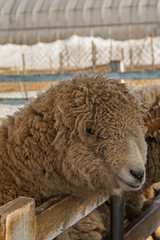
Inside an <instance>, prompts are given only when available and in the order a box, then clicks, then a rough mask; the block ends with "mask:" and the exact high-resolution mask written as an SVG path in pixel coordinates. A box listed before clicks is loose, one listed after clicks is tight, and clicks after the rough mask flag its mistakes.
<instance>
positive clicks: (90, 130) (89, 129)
mask: <svg viewBox="0 0 160 240" xmlns="http://www.w3.org/2000/svg"><path fill="white" fill-rule="evenodd" d="M86 132H87V133H88V134H89V135H94V132H93V130H92V128H87V129H86Z"/></svg>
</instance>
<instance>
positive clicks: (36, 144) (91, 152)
mask: <svg viewBox="0 0 160 240" xmlns="http://www.w3.org/2000/svg"><path fill="white" fill-rule="evenodd" d="M145 114H146V109H145V107H144V105H143V104H142V102H141V99H140V97H139V95H138V94H136V93H135V92H134V91H133V90H132V89H131V88H130V87H128V86H127V85H125V84H122V83H121V82H120V81H119V80H110V79H107V78H106V77H105V76H103V75H98V76H88V75H77V76H75V77H73V79H72V80H71V81H70V80H64V81H62V82H61V83H59V84H58V85H57V86H55V87H51V88H50V89H48V90H47V91H46V92H45V93H41V94H39V95H38V96H37V98H36V99H34V100H32V101H31V102H30V103H29V104H27V105H26V106H25V107H24V108H23V109H21V110H19V111H18V112H17V113H15V114H14V115H13V116H9V117H8V118H7V119H6V120H5V121H3V124H2V126H1V127H0V170H1V174H0V183H1V184H0V205H3V204H5V203H6V202H8V201H10V200H12V199H14V198H17V197H18V196H21V195H23V196H29V197H33V198H34V199H35V201H36V204H37V205H39V204H41V203H42V202H44V201H45V200H46V199H49V198H51V197H53V196H54V195H57V194H67V195H69V194H71V195H74V196H77V197H78V196H86V195H87V194H88V195H89V194H90V193H91V192H95V191H96V192H105V193H106V194H112V193H113V191H114V190H115V189H116V188H121V189H122V190H138V189H140V188H141V186H142V184H143V183H144V181H145V163H146V143H145V140H144V134H145V131H146V130H145V127H144V120H143V119H144V116H145ZM102 228H103V227H102ZM97 239H101V238H97Z"/></svg>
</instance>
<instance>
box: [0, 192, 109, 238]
mask: <svg viewBox="0 0 160 240" xmlns="http://www.w3.org/2000/svg"><path fill="white" fill-rule="evenodd" d="M107 198H108V196H98V195H96V194H95V195H92V196H90V198H86V199H77V198H75V197H72V196H68V197H64V198H63V199H61V200H59V201H58V200H57V199H56V200H55V199H51V200H49V201H48V202H46V203H44V204H43V205H41V206H40V207H38V208H35V203H34V199H32V198H27V197H19V198H17V199H15V200H13V201H11V202H9V203H7V204H5V205H3V206H2V207H0V239H1V240H22V239H23V240H35V239H36V240H52V239H53V238H55V237H56V236H57V235H59V234H60V233H62V232H63V231H65V230H66V229H68V228H69V227H70V226H72V225H73V224H75V223H76V222H78V221H79V220H80V219H81V218H83V217H85V216H86V215H88V214H89V213H90V212H91V211H92V210H94V209H95V208H96V207H98V206H99V205H100V204H102V203H104V202H105V201H106V200H107Z"/></svg>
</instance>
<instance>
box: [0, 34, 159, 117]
mask: <svg viewBox="0 0 160 240" xmlns="http://www.w3.org/2000/svg"><path fill="white" fill-rule="evenodd" d="M111 61H121V62H123V64H124V68H123V70H122V71H141V70H158V69H160V37H155V38H154V37H153V36H152V35H150V36H148V37H146V38H144V39H139V40H127V41H115V40H112V39H108V40H106V39H102V38H95V37H78V36H72V37H70V38H68V39H66V40H58V41H56V42H53V43H37V44H35V45H32V46H27V45H14V44H6V45H0V75H23V74H24V75H27V74H62V73H76V72H87V73H91V72H110V71H111V67H110V66H111V65H110V62H111ZM151 81H152V82H153V80H151ZM132 83H133V81H132ZM141 83H142V81H141ZM51 84H53V83H52V82H15V83H6V82H0V98H1V99H3V98H13V99H14V98H30V97H32V96H35V95H36V92H37V91H43V90H45V89H47V88H48V87H49V86H51ZM134 84H135V85H136V86H138V85H139V83H138V81H134ZM7 107H8V105H7V106H4V105H3V106H2V105H1V106H0V118H1V117H4V116H5V115H6V114H8V112H10V113H11V110H10V109H9V110H7ZM12 109H13V106H12Z"/></svg>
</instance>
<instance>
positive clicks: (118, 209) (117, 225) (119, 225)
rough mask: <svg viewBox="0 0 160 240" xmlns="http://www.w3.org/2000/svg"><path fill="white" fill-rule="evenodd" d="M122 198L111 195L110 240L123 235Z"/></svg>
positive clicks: (118, 239) (121, 237) (119, 238)
mask: <svg viewBox="0 0 160 240" xmlns="http://www.w3.org/2000/svg"><path fill="white" fill-rule="evenodd" d="M123 222H124V199H123V196H112V197H111V231H110V232H111V240H123V237H124V226H123V225H124V224H123Z"/></svg>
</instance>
